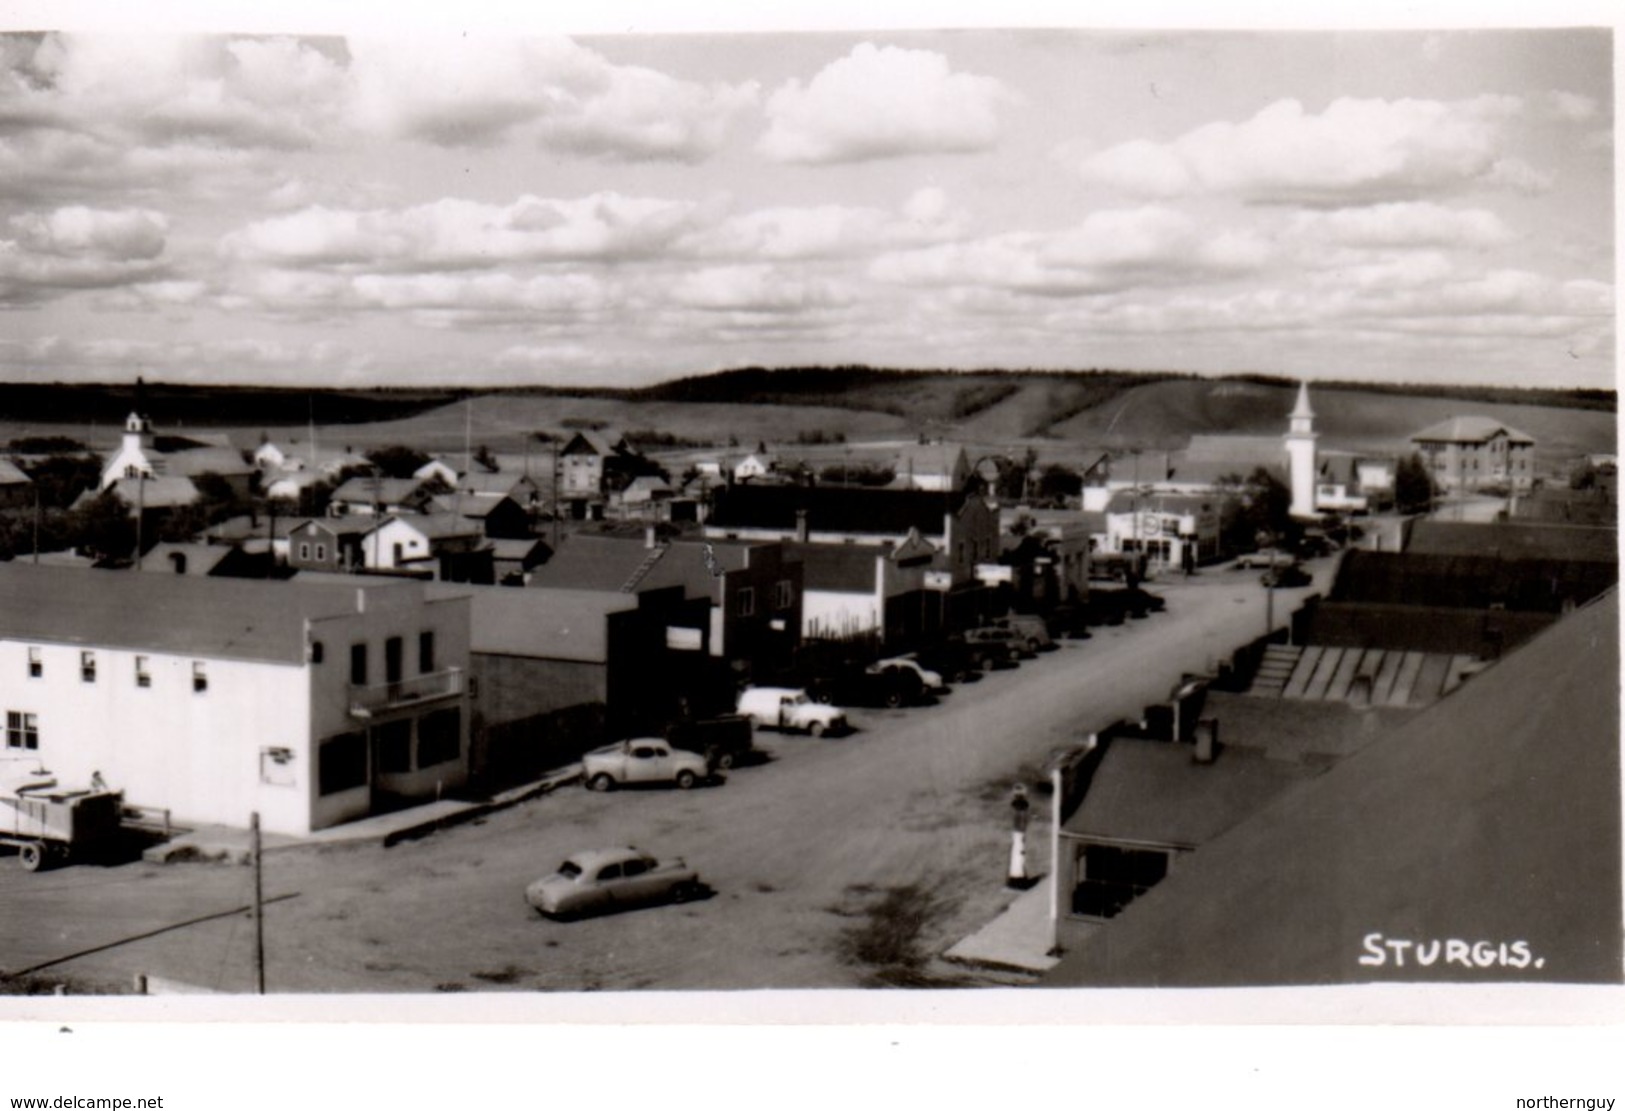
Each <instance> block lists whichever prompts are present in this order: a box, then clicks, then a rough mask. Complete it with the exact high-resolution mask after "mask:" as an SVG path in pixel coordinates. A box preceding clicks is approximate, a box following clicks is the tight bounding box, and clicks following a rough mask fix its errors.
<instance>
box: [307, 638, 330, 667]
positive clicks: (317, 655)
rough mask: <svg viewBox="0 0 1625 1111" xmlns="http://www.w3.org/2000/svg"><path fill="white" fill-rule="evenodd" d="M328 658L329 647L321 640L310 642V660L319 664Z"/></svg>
mask: <svg viewBox="0 0 1625 1111" xmlns="http://www.w3.org/2000/svg"><path fill="white" fill-rule="evenodd" d="M326 659H327V647H326V646H325V645H324V644H322V642H321V641H319V640H313V641H311V642H310V662H311V663H313V664H319V663H321V662H323V661H324V660H326Z"/></svg>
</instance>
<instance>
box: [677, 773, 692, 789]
mask: <svg viewBox="0 0 1625 1111" xmlns="http://www.w3.org/2000/svg"><path fill="white" fill-rule="evenodd" d="M677 786H679V787H681V788H682V789H683V790H685V791H686V790H688V789H689V788H690V787H692V786H694V773H693V772H691V771H689V770H688V769H687V768H684V769H683V770H682V771H680V772H678V773H677Z"/></svg>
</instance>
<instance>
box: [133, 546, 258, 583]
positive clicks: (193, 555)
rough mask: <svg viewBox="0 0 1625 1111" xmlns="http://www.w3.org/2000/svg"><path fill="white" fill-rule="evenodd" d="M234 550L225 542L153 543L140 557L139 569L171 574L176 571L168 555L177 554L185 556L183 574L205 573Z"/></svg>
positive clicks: (234, 549)
mask: <svg viewBox="0 0 1625 1111" xmlns="http://www.w3.org/2000/svg"><path fill="white" fill-rule="evenodd" d="M235 551H237V549H236V548H233V547H231V546H229V545H227V544H154V545H153V546H152V548H151V549H150V550H148V552H147V553H146V554H145V555H144V556H142V557H141V570H143V571H154V572H157V571H162V572H164V573H166V574H170V575H173V574H175V573H176V572H175V567H174V564H173V562H172V561H171V560H170V556H172V555H179V556H183V557H185V561H186V562H185V565H186V571H185V574H188V575H207V574H209V572H211V571H213V570H214V568H215V567H216V566H218V565H219V563H220V561H221V560H223V559H225V558H227V557H228V556H230V555H231V554H232V553H234V552H235Z"/></svg>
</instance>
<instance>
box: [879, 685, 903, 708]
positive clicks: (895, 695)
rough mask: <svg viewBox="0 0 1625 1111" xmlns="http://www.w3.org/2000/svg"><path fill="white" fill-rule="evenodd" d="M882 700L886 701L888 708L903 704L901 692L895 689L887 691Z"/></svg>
mask: <svg viewBox="0 0 1625 1111" xmlns="http://www.w3.org/2000/svg"><path fill="white" fill-rule="evenodd" d="M883 701H884V702H885V703H886V705H887V707H888V708H890V709H893V710H895V709H897V707H899V706H901V705H902V704H903V692H902V691H896V690H893V691H887V692H886V697H885V699H884V700H883Z"/></svg>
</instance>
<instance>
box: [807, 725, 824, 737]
mask: <svg viewBox="0 0 1625 1111" xmlns="http://www.w3.org/2000/svg"><path fill="white" fill-rule="evenodd" d="M807 735H808V736H811V737H822V736H823V735H824V723H823V722H821V721H815V722H813V723H812V724H811V725H809V726H807Z"/></svg>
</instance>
